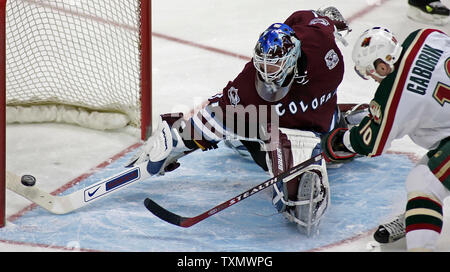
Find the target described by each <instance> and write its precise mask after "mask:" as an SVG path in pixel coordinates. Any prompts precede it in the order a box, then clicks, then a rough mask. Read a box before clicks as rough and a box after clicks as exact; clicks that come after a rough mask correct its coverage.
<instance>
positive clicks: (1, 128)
mask: <svg viewBox="0 0 450 272" xmlns="http://www.w3.org/2000/svg"><path fill="white" fill-rule="evenodd" d="M5 8H6V0H0V228H2V227H4V226H5V221H6V214H5V213H6V111H5V108H6V70H5V66H6V38H5V37H6V25H5V15H6V10H5Z"/></svg>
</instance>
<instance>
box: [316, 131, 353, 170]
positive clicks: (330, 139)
mask: <svg viewBox="0 0 450 272" xmlns="http://www.w3.org/2000/svg"><path fill="white" fill-rule="evenodd" d="M347 130H348V129H347V128H337V129H334V130H333V131H331V132H330V133H329V134H327V135H326V136H325V137H324V138H322V142H321V146H322V151H323V154H324V157H325V160H326V161H327V162H346V161H350V160H352V159H353V158H354V157H355V156H356V153H354V152H351V151H350V150H348V148H347V147H345V145H344V133H345V132H346V131H347Z"/></svg>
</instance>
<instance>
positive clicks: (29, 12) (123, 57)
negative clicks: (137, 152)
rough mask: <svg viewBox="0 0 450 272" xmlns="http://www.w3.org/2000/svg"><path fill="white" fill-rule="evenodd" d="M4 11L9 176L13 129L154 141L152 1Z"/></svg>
mask: <svg viewBox="0 0 450 272" xmlns="http://www.w3.org/2000/svg"><path fill="white" fill-rule="evenodd" d="M0 10H1V12H2V14H6V20H5V17H4V16H2V21H1V22H0V24H1V26H0V27H1V28H2V29H3V31H5V32H6V34H3V35H1V36H2V38H1V40H0V42H1V43H2V45H1V46H0V51H2V52H1V54H3V56H4V57H3V58H2V59H0V60H1V63H0V66H1V68H0V72H1V74H0V78H1V80H0V83H1V84H2V87H0V93H1V94H0V98H1V100H2V103H3V104H2V107H1V110H0V111H1V116H2V118H3V119H1V121H2V123H1V126H2V131H0V137H1V141H0V144H2V150H0V152H1V153H0V156H1V157H2V159H1V164H0V170H1V174H2V175H4V172H5V163H4V161H5V158H4V157H5V150H4V149H5V148H4V146H5V126H6V124H7V123H30V122H33V123H35V122H61V123H69V124H75V125H79V126H83V127H88V128H93V129H100V130H117V129H122V128H123V129H126V130H127V131H132V132H133V133H135V134H137V135H138V136H139V137H140V138H141V139H146V138H147V137H148V135H149V134H150V133H151V71H150V69H151V68H150V67H151V51H150V48H151V47H150V46H151V29H150V13H151V11H150V0H108V1H105V0H0ZM3 20H5V21H3ZM5 35H6V41H5V40H4V39H5ZM5 47H6V48H5ZM5 67H6V68H5ZM5 106H6V107H5ZM4 181H5V177H4V176H1V180H0V183H3V184H2V186H1V187H0V190H2V191H1V192H0V194H1V195H2V198H4V195H5V194H4V183H5V182H4ZM0 200H1V201H3V202H4V199H0ZM0 210H2V211H3V210H4V204H1V203H0ZM0 216H1V214H0ZM2 218H4V215H3V216H2Z"/></svg>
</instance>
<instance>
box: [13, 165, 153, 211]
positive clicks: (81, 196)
mask: <svg viewBox="0 0 450 272" xmlns="http://www.w3.org/2000/svg"><path fill="white" fill-rule="evenodd" d="M148 163H149V162H144V163H141V164H138V165H136V166H134V167H130V168H127V169H125V170H124V171H122V172H120V173H118V174H115V175H114V176H111V177H108V178H106V179H103V180H101V181H98V182H96V183H94V184H92V185H89V186H87V187H86V188H83V189H80V190H78V191H76V192H73V193H71V194H68V195H62V196H55V195H51V194H50V193H48V192H45V191H44V190H42V189H40V188H39V187H38V186H35V185H33V186H26V185H24V184H23V183H22V182H21V179H22V178H21V177H19V176H18V175H16V174H14V173H11V172H8V171H6V188H8V189H9V190H11V191H13V192H15V193H17V194H19V195H21V196H23V197H25V198H26V199H28V200H30V201H31V202H33V203H35V204H37V205H39V206H41V207H42V208H44V209H46V210H47V211H49V212H51V213H54V214H66V213H69V212H72V211H74V210H76V209H79V208H81V207H83V206H86V205H88V204H90V203H92V202H94V201H96V200H98V199H100V198H103V197H104V196H107V195H110V194H111V193H113V192H116V191H118V190H119V189H122V188H124V187H127V186H129V185H131V184H134V183H136V182H139V181H142V180H144V179H146V178H148V177H150V176H151V174H150V173H149V170H148V169H147V164H148Z"/></svg>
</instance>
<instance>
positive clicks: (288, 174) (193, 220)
mask: <svg viewBox="0 0 450 272" xmlns="http://www.w3.org/2000/svg"><path fill="white" fill-rule="evenodd" d="M322 159H323V155H322V153H320V154H318V155H316V156H314V157H312V158H310V159H308V160H306V161H304V162H302V163H300V164H298V165H296V166H294V167H292V168H291V169H289V170H287V171H285V172H283V173H281V174H279V175H277V176H275V177H272V178H270V179H268V180H266V181H264V182H263V183H261V184H258V185H256V186H255V187H253V188H250V189H248V190H247V191H245V192H243V193H240V194H238V195H237V196H235V197H233V198H231V199H229V200H227V201H225V202H223V203H221V204H219V205H217V206H215V207H213V208H211V209H209V210H207V211H206V212H204V213H202V214H199V215H197V216H194V217H184V216H180V215H177V214H175V213H173V212H170V211H168V210H166V209H165V208H163V207H161V206H160V205H159V204H157V203H156V202H155V201H153V200H151V199H150V198H146V199H145V200H144V205H145V207H146V208H147V209H148V210H149V211H150V212H151V213H153V214H154V215H155V216H157V217H159V218H160V219H162V220H164V221H166V222H168V223H170V224H173V225H176V226H180V227H183V228H188V227H191V226H193V225H195V224H197V223H199V222H201V221H203V220H205V219H206V218H208V217H210V216H212V215H214V214H216V213H218V212H220V211H222V210H225V209H226V208H228V207H230V206H232V205H234V204H236V203H238V202H240V201H242V200H244V199H246V198H248V197H249V196H252V195H254V194H256V193H258V192H261V191H262V190H264V189H266V188H268V187H270V186H271V185H273V184H275V183H276V182H278V181H282V182H287V181H289V180H291V179H293V178H294V177H296V176H298V175H300V174H301V173H303V172H305V171H306V170H308V169H310V168H309V167H310V166H311V168H313V167H312V165H313V164H314V163H315V162H317V161H320V160H322ZM323 163H324V162H323Z"/></svg>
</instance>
